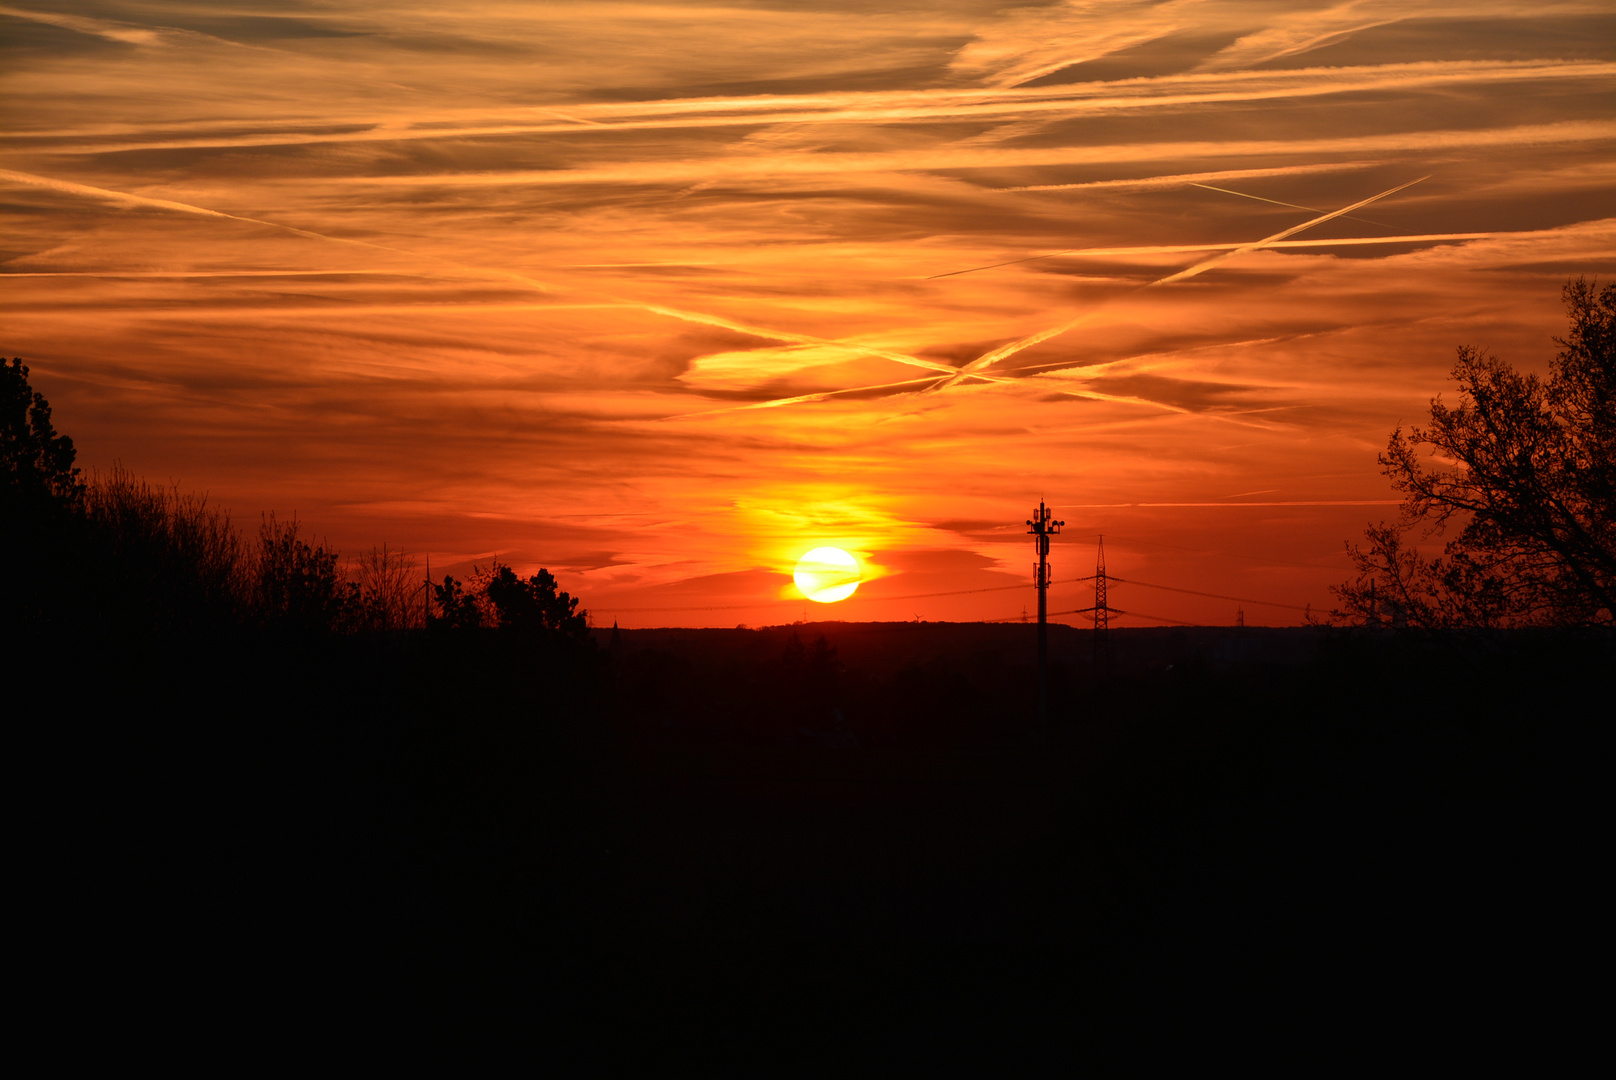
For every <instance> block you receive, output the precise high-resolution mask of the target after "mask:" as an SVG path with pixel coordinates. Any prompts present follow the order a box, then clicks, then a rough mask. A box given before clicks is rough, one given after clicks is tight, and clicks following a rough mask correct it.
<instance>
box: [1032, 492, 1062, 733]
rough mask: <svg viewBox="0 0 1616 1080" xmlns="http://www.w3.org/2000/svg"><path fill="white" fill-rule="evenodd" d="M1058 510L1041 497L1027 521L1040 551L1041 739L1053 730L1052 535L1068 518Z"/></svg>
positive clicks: (1036, 571)
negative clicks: (1061, 516)
mask: <svg viewBox="0 0 1616 1080" xmlns="http://www.w3.org/2000/svg"><path fill="white" fill-rule="evenodd" d="M1053 518H1054V513H1053V511H1051V510H1050V509H1049V508H1048V507H1047V506H1045V505H1044V500H1042V499H1039V500H1038V510H1037V517H1035V518H1033V519H1032V520H1029V521H1028V522H1027V525H1028V529H1027V532H1028V534H1029V535H1030V536H1032V538H1033V546H1034V547H1035V548H1036V549H1037V551H1038V561H1037V562H1035V563H1033V566H1032V575H1033V577H1032V580H1033V584H1034V585H1036V586H1037V587H1038V738H1039V739H1040V740H1042V739H1043V738H1044V737H1045V736H1046V735H1047V734H1048V732H1049V579H1050V575H1051V574H1052V573H1053V568H1052V567H1051V566H1050V565H1049V538H1050V537H1051V536H1054V535H1055V534H1056V533H1058V532H1060V531H1061V526H1063V525H1065V524H1066V522H1064V521H1055V520H1053Z"/></svg>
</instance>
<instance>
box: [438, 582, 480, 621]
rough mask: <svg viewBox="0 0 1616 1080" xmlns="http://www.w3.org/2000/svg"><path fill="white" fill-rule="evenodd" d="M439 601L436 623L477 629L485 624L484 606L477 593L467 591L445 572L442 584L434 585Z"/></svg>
mask: <svg viewBox="0 0 1616 1080" xmlns="http://www.w3.org/2000/svg"><path fill="white" fill-rule="evenodd" d="M432 598H433V600H434V601H435V602H436V603H437V607H438V615H437V618H436V620H435V622H436V624H437V625H439V626H442V627H444V628H446V629H449V630H475V629H477V628H478V627H480V626H482V624H483V610H482V606H481V605H480V604H478V603H477V596H476V594H475V593H471V592H467V591H466V589H465V587H464V586H462V585H461V584H460V581H459V580H458V579H456V578H452V577H450V576H449V575H447V574H445V575H444V577H443V584H442V585H434V586H432Z"/></svg>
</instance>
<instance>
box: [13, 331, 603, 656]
mask: <svg viewBox="0 0 1616 1080" xmlns="http://www.w3.org/2000/svg"><path fill="white" fill-rule="evenodd" d="M28 376H29V371H28V367H27V365H25V364H24V363H23V362H22V360H21V359H20V358H13V359H12V360H11V361H10V362H9V363H6V362H4V361H0V409H3V416H0V510H3V517H4V520H5V524H6V527H5V529H4V533H3V536H0V545H3V549H0V550H3V556H0V557H3V558H4V560H5V565H6V566H8V567H10V568H13V570H14V587H12V588H11V589H8V590H6V591H5V594H4V595H5V599H4V600H3V601H0V603H4V605H5V607H6V608H7V609H9V610H8V612H7V614H8V619H9V620H10V621H12V622H13V623H14V625H18V626H21V627H25V628H32V629H33V630H34V631H35V632H36V633H39V632H44V631H46V630H47V629H50V628H54V629H56V630H59V631H60V630H67V629H70V628H71V629H75V630H94V629H97V628H99V629H101V630H103V631H107V632H112V631H119V632H125V633H127V632H136V633H141V632H144V633H158V634H181V635H191V634H198V633H207V632H211V631H219V630H223V629H227V628H237V629H253V630H259V631H268V632H273V633H278V634H282V635H287V634H290V635H303V636H308V635H313V636H329V635H355V634H387V633H391V632H395V631H408V630H422V629H428V628H430V629H432V630H433V631H435V632H440V633H465V632H472V631H477V630H483V629H487V630H502V631H507V632H511V633H516V634H522V635H532V634H544V635H549V636H555V637H561V638H567V639H570V640H582V639H583V638H584V637H586V636H587V634H588V620H587V613H586V612H583V611H580V610H579V608H578V604H579V601H578V600H577V598H575V597H571V596H569V595H568V594H567V593H566V592H564V591H562V590H561V589H560V588H559V586H558V585H557V582H556V580H555V577H554V576H553V575H552V574H550V572H549V571H548V570H543V569H541V570H540V571H539V572H538V573H536V574H534V575H532V576H531V577H529V578H527V579H523V578H521V577H519V576H518V575H517V574H516V572H515V571H514V570H512V569H511V568H510V567H508V566H504V565H502V564H500V563H498V562H495V563H494V564H493V565H492V566H490V567H489V568H488V569H486V570H483V569H481V568H478V569H477V570H476V572H475V574H474V577H473V578H472V580H471V581H469V582H467V583H464V584H463V583H462V582H460V581H458V580H456V579H454V578H452V577H445V578H444V579H443V583H442V584H441V585H436V586H434V585H432V584H431V583H430V582H428V581H427V580H426V578H425V576H424V575H423V574H421V572H420V564H419V563H418V561H417V560H416V559H415V558H414V557H412V556H410V555H409V554H407V553H406V552H404V551H400V550H397V549H394V548H391V547H389V546H388V545H386V544H382V545H379V546H375V547H372V548H371V549H370V550H369V551H366V552H362V553H360V554H358V555H357V556H353V557H350V558H347V559H344V558H343V557H342V555H341V553H340V552H338V551H337V550H336V549H335V548H333V547H331V546H330V545H329V544H327V543H326V542H324V541H320V540H315V539H312V538H309V537H307V536H305V535H304V529H303V525H302V523H301V522H300V521H298V519H297V517H296V516H295V515H294V516H293V517H291V518H290V519H280V518H277V516H276V515H275V514H274V513H265V514H264V515H262V517H261V519H260V522H259V525H258V528H257V529H256V531H254V532H252V533H250V534H249V533H244V532H243V530H242V529H241V528H240V527H238V526H237V525H236V523H235V522H233V521H232V520H231V518H230V515H229V513H228V512H227V511H225V510H223V509H221V508H219V507H217V506H214V505H212V504H211V503H210V502H209V500H208V498H207V497H206V496H205V495H197V494H192V493H186V492H182V491H180V490H179V489H178V488H175V487H170V488H161V487H157V486H155V485H152V484H150V483H148V482H147V481H146V480H144V479H141V478H139V477H137V476H135V475H134V474H132V473H131V472H129V471H128V470H127V469H124V468H122V467H121V466H114V467H113V469H112V470H111V471H110V472H109V473H107V474H106V475H104V476H103V475H92V476H90V477H85V476H84V475H83V474H82V472H81V470H80V469H79V468H78V467H77V465H76V464H75V459H76V456H77V452H76V450H75V448H74V446H73V440H72V439H71V438H70V437H68V436H66V435H62V434H59V433H58V432H57V431H56V429H55V426H54V424H53V422H52V415H51V408H50V403H49V402H48V401H47V400H46V399H45V397H44V395H43V394H41V393H39V392H38V391H36V390H34V389H33V388H32V386H31V385H30V384H29V381H28Z"/></svg>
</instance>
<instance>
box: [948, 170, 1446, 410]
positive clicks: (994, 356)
mask: <svg viewBox="0 0 1616 1080" xmlns="http://www.w3.org/2000/svg"><path fill="white" fill-rule="evenodd" d="M1429 179H1430V177H1429V176H1422V177H1420V178H1419V179H1418V180H1410V181H1409V182H1408V183H1406V184H1399V185H1397V186H1396V187H1394V188H1388V189H1387V190H1385V191H1382V192H1381V193H1380V194H1378V195H1371V196H1369V198H1367V199H1360V200H1359V201H1358V202H1355V203H1353V204H1352V205H1350V206H1344V207H1342V208H1341V209H1340V210H1332V211H1330V212H1329V213H1328V214H1320V215H1319V216H1318V217H1316V218H1311V219H1310V220H1308V221H1304V222H1302V223H1301V224H1300V225H1292V226H1291V227H1290V228H1288V229H1281V230H1280V231H1279V232H1277V233H1274V234H1273V235H1272V236H1265V237H1263V238H1262V239H1261V240H1254V241H1252V242H1251V243H1249V244H1241V245H1240V246H1239V247H1236V248H1233V249H1232V250H1229V251H1225V252H1222V253H1221V254H1218V255H1214V256H1212V257H1211V258H1210V259H1202V260H1201V261H1200V262H1198V263H1196V264H1195V265H1194V266H1189V267H1186V268H1184V269H1183V270H1180V271H1178V272H1177V273H1173V274H1168V275H1167V276H1166V277H1163V278H1157V279H1156V280H1155V281H1152V282H1150V283H1149V284H1148V285H1141V286H1140V287H1139V289H1140V290H1143V289H1152V288H1156V287H1157V286H1160V285H1170V284H1172V283H1173V282H1175V281H1184V280H1186V279H1188V278H1192V277H1195V276H1196V275H1198V274H1204V273H1206V271H1208V270H1211V269H1212V268H1213V267H1215V266H1219V265H1222V264H1223V263H1226V262H1228V261H1229V260H1230V259H1233V258H1235V257H1236V256H1239V255H1244V254H1246V253H1247V252H1251V251H1257V250H1259V249H1261V248H1265V247H1267V246H1269V245H1270V244H1274V243H1277V242H1278V241H1280V240H1284V239H1285V238H1286V237H1289V236H1295V235H1296V234H1297V233H1299V232H1301V231H1303V230H1304V229H1311V228H1312V227H1313V226H1315V225H1322V224H1324V223H1325V222H1326V221H1333V220H1334V219H1336V218H1338V217H1342V216H1343V215H1346V214H1350V213H1352V212H1353V211H1354V210H1357V209H1358V208H1360V207H1364V206H1368V205H1369V204H1370V203H1372V202H1377V201H1378V200H1380V199H1384V198H1385V197H1386V196H1388V195H1395V194H1397V193H1398V192H1399V191H1402V190H1403V189H1404V188H1410V187H1413V186H1414V185H1415V184H1418V183H1420V182H1421V181H1424V180H1429ZM1135 291H1139V290H1135ZM1095 314H1096V312H1094V311H1087V312H1084V313H1083V314H1082V315H1079V316H1078V317H1077V318H1075V319H1072V320H1070V321H1068V322H1064V323H1062V324H1061V325H1059V326H1055V327H1051V328H1050V329H1048V330H1040V331H1039V332H1038V333H1036V334H1030V335H1028V336H1027V337H1024V338H1022V339H1021V340H1020V341H1012V342H1011V343H1010V344H1008V345H1001V346H1000V347H999V348H997V349H994V350H993V351H992V352H989V353H985V354H983V355H982V356H979V357H977V358H976V359H975V360H972V361H971V362H970V363H969V364H966V365H965V366H964V367H962V368H960V369H959V374H957V375H955V376H954V377H953V378H951V379H948V380H947V381H945V382H943V383H942V384H941V385H939V386H936V387H933V388H932V389H931V390H929V391H927V392H928V393H937V392H938V391H941V390H946V389H948V388H949V387H950V386H953V385H954V384H955V383H957V382H959V381H960V378H961V377H962V376H964V375H969V374H974V373H975V372H977V371H980V370H982V369H983V368H986V367H992V366H993V365H994V364H997V363H998V362H999V361H1000V360H1003V359H1006V358H1007V357H1011V356H1014V355H1015V354H1016V353H1018V352H1020V351H1021V350H1023V349H1029V348H1031V347H1032V346H1034V345H1038V344H1041V343H1043V342H1045V341H1048V340H1049V339H1050V338H1054V337H1059V336H1060V335H1062V334H1064V333H1066V332H1067V331H1069V330H1072V329H1075V328H1076V327H1078V326H1079V325H1081V324H1082V323H1084V322H1086V321H1087V320H1089V319H1091V318H1093V317H1094V315H1095Z"/></svg>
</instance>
